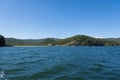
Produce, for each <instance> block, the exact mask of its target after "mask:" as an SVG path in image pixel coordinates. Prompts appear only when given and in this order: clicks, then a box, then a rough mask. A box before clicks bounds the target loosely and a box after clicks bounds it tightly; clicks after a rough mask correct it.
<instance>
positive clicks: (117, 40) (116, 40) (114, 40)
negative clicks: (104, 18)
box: [106, 38, 120, 44]
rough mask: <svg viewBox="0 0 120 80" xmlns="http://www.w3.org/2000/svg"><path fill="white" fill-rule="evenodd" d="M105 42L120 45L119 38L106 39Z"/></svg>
mask: <svg viewBox="0 0 120 80" xmlns="http://www.w3.org/2000/svg"><path fill="white" fill-rule="evenodd" d="M106 40H108V41H113V42H117V43H119V44H120V38H106Z"/></svg>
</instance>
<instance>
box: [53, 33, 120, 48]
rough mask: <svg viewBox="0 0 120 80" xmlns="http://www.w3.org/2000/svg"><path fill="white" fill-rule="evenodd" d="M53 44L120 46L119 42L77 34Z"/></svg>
mask: <svg viewBox="0 0 120 80" xmlns="http://www.w3.org/2000/svg"><path fill="white" fill-rule="evenodd" d="M52 45H62V46H118V45H120V44H119V43H116V42H113V41H108V40H105V39H98V38H93V37H90V36H86V35H76V36H73V37H69V38H65V39H62V40H59V41H56V42H54V43H53V44H52Z"/></svg>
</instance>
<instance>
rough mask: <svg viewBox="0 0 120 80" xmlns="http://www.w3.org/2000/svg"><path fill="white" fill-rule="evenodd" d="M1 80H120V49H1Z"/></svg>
mask: <svg viewBox="0 0 120 80" xmlns="http://www.w3.org/2000/svg"><path fill="white" fill-rule="evenodd" d="M0 80H120V47H1V48H0Z"/></svg>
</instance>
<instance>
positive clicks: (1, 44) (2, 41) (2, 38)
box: [0, 35, 5, 46]
mask: <svg viewBox="0 0 120 80" xmlns="http://www.w3.org/2000/svg"><path fill="white" fill-rule="evenodd" d="M4 45H5V38H4V37H3V36H2V35H0V46H4Z"/></svg>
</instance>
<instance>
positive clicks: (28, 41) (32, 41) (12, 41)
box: [5, 38, 58, 46]
mask: <svg viewBox="0 0 120 80" xmlns="http://www.w3.org/2000/svg"><path fill="white" fill-rule="evenodd" d="M5 40H6V44H7V45H16V46H17V45H36V46H37V45H48V44H50V43H52V42H54V41H56V40H58V39H56V38H45V39H15V38H6V39H5Z"/></svg>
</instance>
